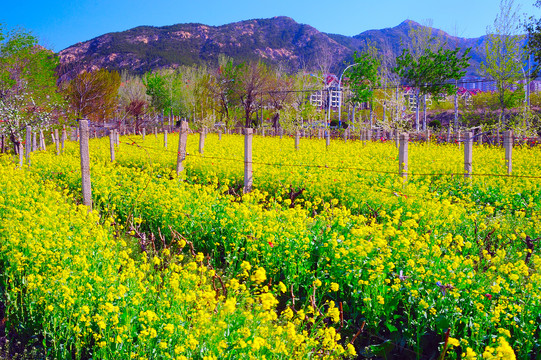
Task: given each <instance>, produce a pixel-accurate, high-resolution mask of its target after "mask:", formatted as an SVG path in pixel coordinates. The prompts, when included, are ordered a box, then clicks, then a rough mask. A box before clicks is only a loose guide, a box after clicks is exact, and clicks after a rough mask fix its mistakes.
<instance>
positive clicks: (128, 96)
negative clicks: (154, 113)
mask: <svg viewBox="0 0 541 360" xmlns="http://www.w3.org/2000/svg"><path fill="white" fill-rule="evenodd" d="M122 77H123V78H124V79H123V81H122V83H121V85H120V87H119V89H118V95H119V98H120V104H121V106H122V108H123V109H124V111H125V112H126V113H127V114H128V115H130V116H132V117H133V119H134V125H135V127H136V129H138V130H139V128H140V126H141V125H142V120H143V116H144V114H146V112H147V110H148V105H149V102H150V97H149V96H148V95H147V94H146V87H145V84H143V81H142V80H141V79H140V78H138V77H132V76H128V75H123V76H122Z"/></svg>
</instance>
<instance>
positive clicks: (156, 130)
mask: <svg viewBox="0 0 541 360" xmlns="http://www.w3.org/2000/svg"><path fill="white" fill-rule="evenodd" d="M154 137H155V138H156V139H157V138H158V129H157V128H156V127H155V128H154Z"/></svg>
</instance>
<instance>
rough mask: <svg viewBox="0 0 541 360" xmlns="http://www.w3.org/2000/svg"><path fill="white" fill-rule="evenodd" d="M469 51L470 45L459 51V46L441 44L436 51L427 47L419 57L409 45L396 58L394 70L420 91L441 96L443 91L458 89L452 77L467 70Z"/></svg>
mask: <svg viewBox="0 0 541 360" xmlns="http://www.w3.org/2000/svg"><path fill="white" fill-rule="evenodd" d="M469 52H470V49H466V50H465V51H464V53H463V54H460V49H459V48H456V49H454V50H450V49H444V48H443V47H440V48H439V49H438V50H437V51H433V50H432V49H430V48H426V49H425V50H424V52H423V53H422V54H421V55H420V56H419V57H418V58H417V59H416V58H415V57H414V56H413V54H412V53H411V52H410V51H409V50H408V49H404V50H403V51H402V54H401V55H400V56H399V57H398V58H397V59H396V64H397V66H396V67H395V68H394V72H395V73H396V74H398V75H399V76H400V77H401V78H402V79H403V80H405V82H406V84H408V85H410V86H412V87H414V88H415V89H417V90H418V93H420V94H431V95H432V96H433V97H434V98H440V97H441V96H442V95H443V94H454V93H455V91H456V88H455V86H454V84H451V83H449V80H459V79H460V78H461V77H463V76H464V75H465V74H466V71H465V69H467V68H468V66H469V59H470V57H469V55H468V54H469Z"/></svg>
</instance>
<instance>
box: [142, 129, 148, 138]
mask: <svg viewBox="0 0 541 360" xmlns="http://www.w3.org/2000/svg"><path fill="white" fill-rule="evenodd" d="M146 135H147V129H146V128H143V141H145V136H146Z"/></svg>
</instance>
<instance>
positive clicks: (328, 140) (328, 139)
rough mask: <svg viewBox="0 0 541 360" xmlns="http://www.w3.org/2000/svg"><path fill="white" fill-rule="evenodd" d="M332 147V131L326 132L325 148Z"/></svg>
mask: <svg viewBox="0 0 541 360" xmlns="http://www.w3.org/2000/svg"><path fill="white" fill-rule="evenodd" d="M329 145H331V130H325V146H327V147H329Z"/></svg>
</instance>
